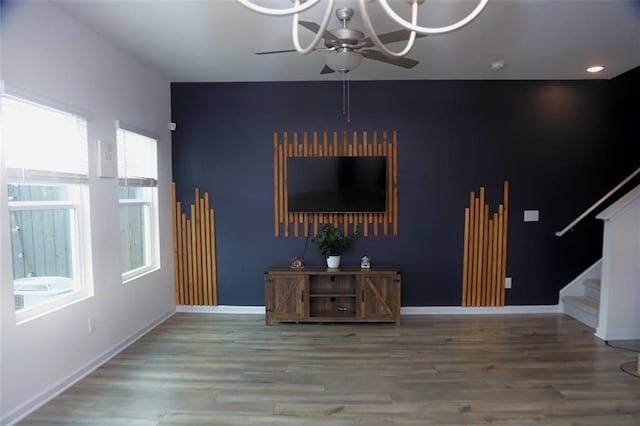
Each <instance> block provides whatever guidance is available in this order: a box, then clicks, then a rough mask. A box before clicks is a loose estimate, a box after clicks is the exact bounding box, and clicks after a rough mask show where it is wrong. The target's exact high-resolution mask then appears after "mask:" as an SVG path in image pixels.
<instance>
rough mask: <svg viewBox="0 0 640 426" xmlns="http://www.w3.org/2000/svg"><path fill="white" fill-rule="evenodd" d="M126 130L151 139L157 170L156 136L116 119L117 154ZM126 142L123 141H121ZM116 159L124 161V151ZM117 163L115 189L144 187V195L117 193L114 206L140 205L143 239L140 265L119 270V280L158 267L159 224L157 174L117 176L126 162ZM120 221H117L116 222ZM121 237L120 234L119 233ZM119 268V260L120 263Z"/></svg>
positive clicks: (139, 274)
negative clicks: (135, 196) (124, 196)
mask: <svg viewBox="0 0 640 426" xmlns="http://www.w3.org/2000/svg"><path fill="white" fill-rule="evenodd" d="M126 133H131V134H133V135H136V136H143V137H145V138H148V139H151V140H153V142H154V150H155V172H156V174H157V169H158V143H159V139H158V137H157V136H155V135H153V134H151V133H149V132H145V131H141V130H140V129H138V128H137V127H134V126H130V125H126V124H123V123H122V122H120V121H119V120H118V121H116V150H117V152H118V154H120V152H119V150H120V149H121V148H122V147H123V146H124V145H121V142H120V138H121V136H126ZM122 143H123V144H126V139H125V141H123V142H122ZM116 158H117V160H118V161H119V160H120V159H121V158H124V159H125V163H126V155H125V156H120V155H116ZM121 166H122V165H121V164H119V163H118V164H117V167H116V169H117V174H118V189H120V188H141V189H144V190H145V191H144V193H145V195H144V196H143V197H142V198H120V197H119V196H118V209H120V208H121V207H123V206H132V205H133V206H142V207H143V218H144V219H143V221H144V224H143V232H144V236H143V241H144V249H143V256H144V265H142V266H140V267H137V268H133V269H129V270H128V271H122V272H121V275H122V282H123V284H126V283H129V282H132V281H135V280H136V279H137V278H139V277H141V276H143V275H146V274H148V273H151V272H153V271H156V270H159V269H160V267H161V265H160V226H159V217H158V209H159V206H158V187H157V176H156V177H143V178H140V177H127V176H126V175H125V176H121V171H122V170H124V173H125V174H126V164H125V166H124V167H123V168H121ZM120 225H121V224H120ZM121 238H122V236H121ZM120 261H121V262H122V253H121V256H120ZM121 269H122V264H121Z"/></svg>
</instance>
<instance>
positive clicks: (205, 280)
mask: <svg viewBox="0 0 640 426" xmlns="http://www.w3.org/2000/svg"><path fill="white" fill-rule="evenodd" d="M198 206H199V207H200V259H201V260H200V270H201V271H202V280H201V282H202V298H201V301H200V303H201V304H203V305H208V304H209V273H208V272H209V270H208V269H207V234H206V230H207V222H208V220H207V216H206V215H205V211H206V210H205V209H204V200H200V201H199V203H198Z"/></svg>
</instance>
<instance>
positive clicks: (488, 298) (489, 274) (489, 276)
mask: <svg viewBox="0 0 640 426" xmlns="http://www.w3.org/2000/svg"><path fill="white" fill-rule="evenodd" d="M485 213H486V215H487V217H488V215H489V206H487V209H486V212H485ZM487 222H488V226H487V268H486V272H485V274H486V275H485V276H486V285H487V291H486V293H485V299H484V306H494V305H493V303H492V299H493V290H494V289H493V268H492V267H491V265H492V264H493V219H487Z"/></svg>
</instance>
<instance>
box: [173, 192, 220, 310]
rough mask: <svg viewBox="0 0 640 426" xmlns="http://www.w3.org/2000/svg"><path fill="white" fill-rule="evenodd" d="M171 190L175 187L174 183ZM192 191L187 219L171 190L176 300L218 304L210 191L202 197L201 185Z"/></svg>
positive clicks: (191, 303) (184, 302)
mask: <svg viewBox="0 0 640 426" xmlns="http://www.w3.org/2000/svg"><path fill="white" fill-rule="evenodd" d="M172 190H173V191H175V183H173V184H172ZM194 195H195V199H194V202H193V204H191V206H190V208H189V214H190V217H189V218H188V219H187V215H186V214H185V213H182V204H181V203H180V202H179V201H177V199H176V197H175V195H174V194H172V202H173V206H172V210H173V211H172V219H174V224H173V225H172V227H173V228H174V232H173V238H174V241H173V246H174V265H175V267H176V270H175V273H174V286H175V294H176V303H177V304H181V305H217V278H216V253H215V221H214V220H213V214H214V210H213V209H212V208H210V199H209V193H207V192H205V193H204V196H203V197H201V193H200V189H199V188H195V190H194ZM210 218H211V220H209V219H210Z"/></svg>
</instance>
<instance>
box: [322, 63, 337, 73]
mask: <svg viewBox="0 0 640 426" xmlns="http://www.w3.org/2000/svg"><path fill="white" fill-rule="evenodd" d="M332 72H335V71H334V70H332V69H331V68H329V66H328V65H325V66H324V68H322V71H320V74H331V73H332Z"/></svg>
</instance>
